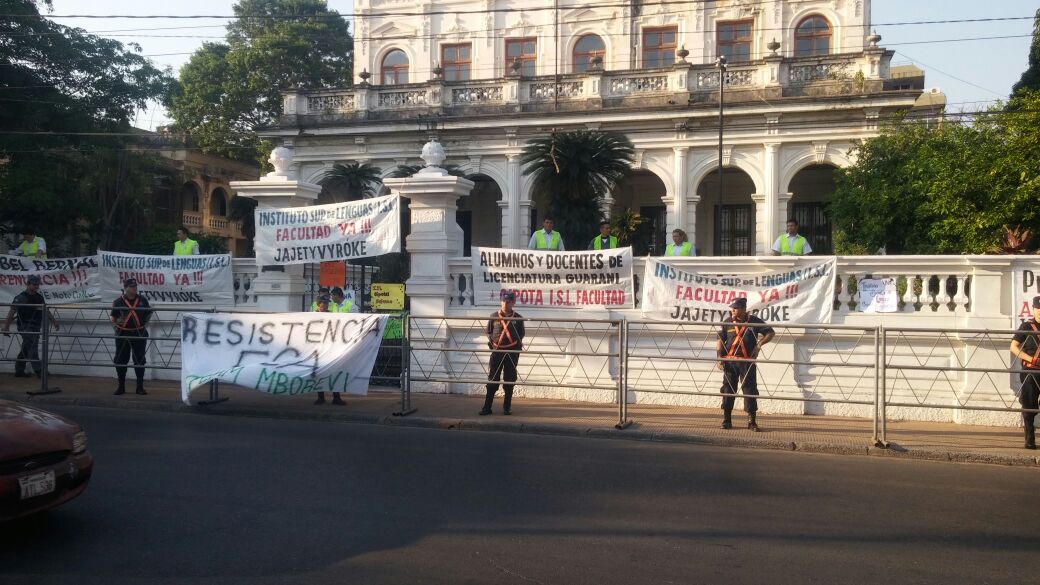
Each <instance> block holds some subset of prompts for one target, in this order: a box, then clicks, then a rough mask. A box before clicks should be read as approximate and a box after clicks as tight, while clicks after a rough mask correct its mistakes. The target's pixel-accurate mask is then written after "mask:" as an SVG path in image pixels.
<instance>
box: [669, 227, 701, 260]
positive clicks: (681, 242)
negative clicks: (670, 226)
mask: <svg viewBox="0 0 1040 585" xmlns="http://www.w3.org/2000/svg"><path fill="white" fill-rule="evenodd" d="M664 255H665V256H693V255H694V253H693V244H691V243H690V237H689V236H687V235H686V232H684V231H683V230H681V229H678V228H676V229H674V230H672V243H671V244H668V247H667V248H665V251H664Z"/></svg>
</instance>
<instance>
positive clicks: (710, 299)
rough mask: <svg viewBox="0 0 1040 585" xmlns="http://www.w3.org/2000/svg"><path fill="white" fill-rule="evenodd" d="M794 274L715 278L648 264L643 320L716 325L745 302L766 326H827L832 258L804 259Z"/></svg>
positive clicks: (830, 309) (831, 298)
mask: <svg viewBox="0 0 1040 585" xmlns="http://www.w3.org/2000/svg"><path fill="white" fill-rule="evenodd" d="M803 262H804V263H803V264H801V265H800V266H798V267H797V268H794V269H790V270H782V271H775V272H766V273H763V274H744V275H736V276H719V275H717V274H703V273H698V272H687V271H685V270H680V269H678V268H676V267H674V266H672V265H670V264H669V263H668V262H662V261H660V260H655V259H653V258H648V259H647V261H646V271H645V273H644V275H643V283H642V285H643V289H642V293H643V294H642V305H641V308H642V310H643V315H645V316H646V317H649V318H652V319H658V320H662V321H694V322H701V323H718V322H720V321H722V320H723V319H725V318H726V317H728V316H729V305H730V303H732V302H733V301H735V300H737V299H738V298H741V297H744V298H747V300H748V311H749V312H750V313H752V314H754V315H758V317H759V318H761V319H762V320H763V321H766V322H767V323H830V320H831V314H832V313H833V312H834V272H835V267H836V266H837V261H836V259H835V258H833V257H831V258H826V259H822V258H821V259H806V260H804V261H803Z"/></svg>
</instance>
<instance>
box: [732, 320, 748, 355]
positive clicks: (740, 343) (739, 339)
mask: <svg viewBox="0 0 1040 585" xmlns="http://www.w3.org/2000/svg"><path fill="white" fill-rule="evenodd" d="M733 325H734V327H733V334H734V337H733V345H731V346H730V347H729V348H728V349H727V350H726V357H728V358H736V359H750V358H751V353H750V352H749V351H748V349H747V345H745V344H744V332H745V331H747V325H744V326H743V327H741V326H739V325H737V322H736V321H734V322H733Z"/></svg>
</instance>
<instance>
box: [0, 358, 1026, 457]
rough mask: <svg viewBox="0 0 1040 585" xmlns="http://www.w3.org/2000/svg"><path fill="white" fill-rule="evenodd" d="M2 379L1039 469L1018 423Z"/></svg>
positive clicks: (504, 428)
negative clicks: (729, 422) (880, 444)
mask: <svg viewBox="0 0 1040 585" xmlns="http://www.w3.org/2000/svg"><path fill="white" fill-rule="evenodd" d="M7 376H9V374H4V378H2V383H0V398H5V399H8V400H16V401H27V402H32V403H34V404H39V405H40V406H42V407H44V408H46V407H47V405H52V404H53V405H58V404H75V405H82V406H97V407H108V408H140V409H148V410H165V411H178V412H190V413H205V414H218V415H232V416H257V417H270V418H287V419H307V420H331V421H343V422H359V423H369V424H385V425H401V426H418V427H433V428H441V429H461V430H471V431H499V432H514V433H533V434H554V435H572V436H583V437H603V438H613V439H629V440H639V441H666V442H681V443H700V444H712V445H724V446H735V447H751V448H764V449H779V450H786V451H806V452H818V453H835V454H843V455H865V456H878V457H904V458H913V459H928V460H938V461H956V462H967V463H993V464H1001V465H1020V466H1032V467H1040V456H1038V453H1040V452H1035V451H1028V450H1025V449H1023V448H1022V430H1021V429H1018V428H1003V427H979V426H968V425H956V424H948V423H927V422H890V423H889V424H888V440H889V442H890V448H888V449H880V448H876V447H874V446H872V444H871V430H872V423H871V421H870V420H867V419H851V418H840V417H830V416H792V415H760V417H759V423H760V425H761V426H762V428H763V432H761V433H752V432H750V431H748V430H746V429H743V428H742V427H743V426H744V422H745V418H744V415H743V413H734V420H733V422H734V427H735V428H734V429H733V430H730V431H724V430H722V429H720V428H718V427H719V422H720V420H721V419H720V412H719V411H718V410H714V409H698V408H687V407H671V406H649V405H636V404H632V405H629V419H630V420H631V421H632V424H631V426H629V427H628V428H626V429H624V430H617V429H616V428H614V425H615V424H616V423H617V422H618V420H617V417H618V413H617V407H616V406H615V405H612V404H590V403H579V402H568V401H562V400H544V399H531V398H517V399H514V401H513V415H512V416H502V415H501V397H498V398H497V399H496V401H495V414H494V415H492V416H478V415H477V411H478V410H480V407H481V404H482V401H483V397H478V396H464V395H458V394H413V395H412V406H413V407H414V408H417V409H418V410H417V412H415V413H413V414H411V415H408V416H395V415H394V413H396V412H399V411H400V409H401V401H400V393H399V392H397V391H396V389H373V390H372V391H371V392H370V393H369V395H368V396H365V397H355V396H347V397H346V400H347V405H346V406H333V405H331V404H325V405H321V406H318V405H314V404H312V402H313V401H314V396H313V395H304V396H295V397H280V396H271V395H269V394H264V393H262V392H256V391H253V390H248V389H244V388H237V387H234V386H229V385H222V386H221V387H220V394H221V396H226V397H228V398H229V399H230V400H228V401H227V402H222V403H219V404H214V405H208V406H186V405H184V404H183V403H182V402H181V400H180V387H179V385H178V384H177V383H176V382H158V381H151V382H149V383H148V385H147V388H148V392H149V394H148V395H147V396H137V395H135V394H132V393H130V394H126V395H123V396H113V395H112V391H113V390H114V388H115V380H113V379H109V378H86V377H71V376H52V377H51V379H50V385H51V386H52V387H59V388H61V390H62V391H61V392H60V393H57V394H48V395H39V396H29V395H27V394H26V392H28V391H38V390H39V388H40V382H39V380H37V379H36V378H32V379H21V378H13V377H7ZM128 386H130V387H132V386H133V384H132V383H131V384H128ZM131 392H132V391H131ZM205 395H206V393H205V391H202V390H200V391H198V392H197V393H196V394H195V395H194V396H193V398H195V399H202V398H203V397H204V396H205Z"/></svg>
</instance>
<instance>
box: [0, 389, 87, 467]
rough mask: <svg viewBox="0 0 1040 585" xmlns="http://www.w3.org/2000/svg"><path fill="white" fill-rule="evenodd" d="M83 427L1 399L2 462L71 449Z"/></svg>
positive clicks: (65, 419)
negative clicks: (74, 436) (74, 439)
mask: <svg viewBox="0 0 1040 585" xmlns="http://www.w3.org/2000/svg"><path fill="white" fill-rule="evenodd" d="M79 430H80V426H79V425H78V424H76V423H74V422H72V421H70V420H69V419H67V418H64V417H62V416H59V415H57V414H54V413H52V412H47V411H46V410H40V409H39V408H34V407H32V406H28V405H26V404H20V403H17V402H10V401H7V400H0V461H4V460H7V459H13V458H19V457H31V456H33V455H36V454H39V453H49V452H51V451H69V450H71V449H72V437H73V435H75V434H76V433H77V432H78V431H79Z"/></svg>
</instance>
